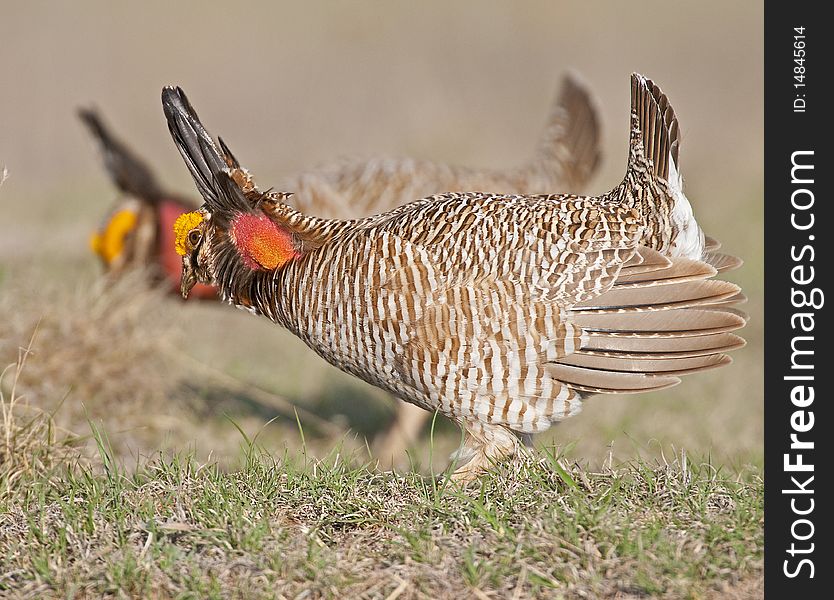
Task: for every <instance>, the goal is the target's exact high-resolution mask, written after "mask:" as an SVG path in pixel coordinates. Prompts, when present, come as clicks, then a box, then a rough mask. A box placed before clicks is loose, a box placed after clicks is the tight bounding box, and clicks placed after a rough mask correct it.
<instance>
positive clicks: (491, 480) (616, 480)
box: [0, 400, 763, 598]
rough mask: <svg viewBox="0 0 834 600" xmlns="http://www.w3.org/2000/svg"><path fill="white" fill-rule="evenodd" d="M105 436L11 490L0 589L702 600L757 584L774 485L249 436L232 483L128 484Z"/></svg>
mask: <svg viewBox="0 0 834 600" xmlns="http://www.w3.org/2000/svg"><path fill="white" fill-rule="evenodd" d="M4 403H6V404H8V402H6V401H5V400H4ZM5 409H6V407H5V404H4V410H5ZM92 434H93V437H94V439H95V442H96V446H97V448H98V453H97V456H94V457H92V458H91V459H90V460H88V461H79V460H66V461H63V463H62V464H60V469H57V468H56V467H57V465H53V466H52V468H49V469H42V468H29V469H22V470H19V472H18V476H17V477H16V478H14V481H13V484H12V485H7V486H5V488H4V492H5V493H4V494H3V495H2V496H0V557H2V559H0V561H2V562H0V595H5V594H15V595H16V596H19V597H31V598H48V597H65V598H84V597H136V598H146V597H155V598H221V597H222V598H228V597H239V598H244V597H245V598H304V597H314V598H315V597H355V598H397V597H402V598H437V597H455V596H460V597H478V598H488V597H495V598H503V597H515V598H522V597H524V598H526V597H553V596H557V597H558V596H564V597H620V598H622V597H631V596H634V597H642V596H647V595H649V596H659V597H670V598H702V597H707V596H710V595H715V596H716V597H718V596H720V595H722V594H727V593H730V592H732V590H734V589H736V588H738V587H739V586H743V585H750V582H754V586H755V585H756V583H755V582H760V580H761V573H762V544H763V540H762V520H763V485H762V480H761V478H760V476H759V473H758V472H757V471H756V470H755V469H752V470H746V471H742V472H739V473H728V472H724V471H722V470H721V469H716V468H714V467H713V466H711V465H709V464H708V463H704V462H701V461H692V460H690V459H687V457H686V454H685V453H682V452H681V453H678V454H676V456H675V458H674V459H672V460H664V461H659V462H656V463H648V462H646V461H642V460H635V461H631V462H629V463H625V464H621V465H616V466H611V465H608V466H606V467H604V468H602V469H598V470H592V469H589V468H586V467H582V466H580V465H578V464H576V463H571V462H569V461H568V460H567V459H565V458H564V457H562V456H561V455H560V454H559V450H558V449H556V448H545V449H541V450H540V451H538V452H537V453H535V454H533V455H530V456H525V457H522V458H521V459H519V460H517V461H515V462H513V463H510V464H507V465H503V466H501V467H497V468H496V469H495V471H494V473H492V474H491V475H490V476H488V477H485V478H484V479H483V480H481V481H479V482H477V483H476V484H473V485H470V486H469V487H467V488H460V487H458V486H456V485H454V484H451V483H449V482H448V480H446V479H445V478H443V477H431V476H424V475H420V474H417V473H409V474H405V475H400V476H396V475H392V474H390V473H388V474H384V473H379V472H377V471H376V470H375V469H374V468H372V466H370V465H367V464H362V463H361V462H360V461H357V460H356V457H355V456H345V455H343V454H342V453H341V452H340V450H339V449H337V450H334V451H333V453H331V455H330V456H328V457H327V458H326V459H324V460H318V459H313V458H310V457H308V456H307V455H306V454H304V453H301V452H299V453H291V452H289V451H287V452H285V453H284V454H283V455H282V456H280V457H278V458H276V457H274V456H272V455H270V454H269V453H267V452H266V451H265V450H264V449H263V448H260V447H259V446H257V445H256V444H257V441H256V439H250V438H249V437H246V436H245V435H244V436H243V450H244V452H242V454H241V462H240V464H239V465H237V466H236V467H235V468H233V469H230V470H227V469H223V468H221V467H220V466H219V465H218V464H217V463H201V462H199V461H197V460H196V459H195V458H194V456H193V455H192V454H186V453H176V454H171V455H167V456H166V455H163V454H161V453H160V454H159V455H158V456H156V457H154V458H153V459H151V460H148V461H146V462H145V463H143V464H141V465H138V466H135V467H134V468H132V469H130V470H127V469H125V468H124V467H122V466H120V464H119V462H118V461H117V460H115V459H114V457H113V455H112V449H111V447H110V444H109V442H108V439H107V436H106V434H105V432H103V431H102V430H101V429H99V428H97V427H93V429H92ZM33 439H34V438H33ZM37 439H39V440H40V442H41V444H40V446H41V448H42V449H43V448H49V447H51V446H52V445H53V444H55V441H54V439H52V438H50V437H46V436H41V437H40V438H37ZM29 446H30V449H31V448H32V447H33V446H37V444H35V443H30V444H29ZM64 456H66V455H64ZM58 473H59V474H58Z"/></svg>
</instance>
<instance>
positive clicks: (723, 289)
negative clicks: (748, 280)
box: [548, 247, 747, 394]
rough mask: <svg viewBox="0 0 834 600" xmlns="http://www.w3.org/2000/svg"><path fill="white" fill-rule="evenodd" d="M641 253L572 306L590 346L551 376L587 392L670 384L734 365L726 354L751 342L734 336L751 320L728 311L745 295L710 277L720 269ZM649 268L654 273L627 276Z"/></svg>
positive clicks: (585, 344)
mask: <svg viewBox="0 0 834 600" xmlns="http://www.w3.org/2000/svg"><path fill="white" fill-rule="evenodd" d="M638 254H639V255H640V257H639V258H633V259H631V260H630V261H629V263H626V264H627V267H624V268H623V269H622V270H621V272H620V275H619V276H618V277H617V279H616V280H615V282H614V285H613V286H612V287H611V289H610V290H609V291H607V292H605V293H603V294H601V295H600V296H598V297H596V298H593V299H591V300H586V301H584V302H582V303H580V304H577V305H576V306H574V307H573V308H572V309H571V313H570V316H571V320H572V322H573V324H574V325H577V326H579V327H581V328H582V330H583V343H582V345H581V347H580V348H579V349H578V350H577V351H575V352H574V353H572V354H569V355H568V356H565V357H563V358H560V359H559V360H558V361H556V362H555V363H552V364H550V365H548V369H549V372H550V375H551V376H552V377H554V378H556V379H558V380H559V381H560V382H562V383H564V384H566V385H568V387H570V388H572V389H575V390H577V391H579V392H582V393H583V394H592V393H633V392H642V391H651V390H657V389H662V388H665V387H669V386H671V385H675V384H676V383H678V382H679V381H680V377H681V376H683V375H687V374H690V373H695V372H698V371H704V370H707V369H714V368H716V367H720V366H722V365H725V364H728V363H729V362H731V359H730V357H729V356H727V354H726V353H727V352H730V351H732V350H736V349H738V348H740V347H742V346H743V345H744V343H745V342H744V340H743V339H742V338H741V337H739V336H738V335H735V334H734V333H732V332H733V331H735V330H737V329H739V328H741V327H743V326H744V325H745V323H746V321H747V317H746V315H744V313H742V312H739V311H737V310H734V309H731V308H727V306H729V305H730V304H734V303H736V302H737V301H738V299H739V298H740V290H739V288H738V286H737V285H735V284H733V283H729V282H726V281H720V280H715V279H710V278H711V277H713V276H714V275H715V274H716V273H717V269H716V268H715V267H714V266H712V265H710V264H708V263H706V262H704V261H698V260H694V259H688V258H671V259H667V260H666V264H663V262H662V261H660V260H659V258H665V257H662V256H660V255H659V254H658V253H657V252H655V251H653V250H649V249H648V248H644V247H641V248H639V250H638ZM628 265H630V266H628ZM643 265H655V268H654V269H647V270H643V271H639V272H635V271H634V270H632V271H630V272H628V269H634V268H637V267H640V266H643ZM624 272H625V273H626V274H625V275H623V273H624Z"/></svg>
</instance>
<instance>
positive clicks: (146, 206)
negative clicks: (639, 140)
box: [79, 74, 600, 461]
mask: <svg viewBox="0 0 834 600" xmlns="http://www.w3.org/2000/svg"><path fill="white" fill-rule="evenodd" d="M79 115H80V117H81V119H82V121H84V123H85V124H86V125H87V126H88V128H89V129H90V132H91V133H92V134H93V136H94V138H95V139H96V140H97V142H98V143H99V145H100V147H101V151H102V156H103V158H104V162H105V166H106V168H107V171H108V173H109V174H110V176H111V178H112V180H113V182H114V184H115V185H116V187H117V188H118V189H119V190H120V191H121V192H122V196H120V197H119V198H118V199H117V201H116V202H115V204H114V205H113V206H112V207H111V209H110V210H109V211H108V214H107V217H106V219H105V220H104V223H103V225H102V227H101V228H100V229H99V231H97V232H96V233H95V235H94V236H93V238H92V246H93V249H94V251H95V252H96V254H97V255H98V256H99V257H100V258H101V260H102V264H103V265H104V268H105V270H106V271H107V272H108V274H110V275H111V276H117V275H119V274H121V273H122V272H124V271H125V270H127V269H130V268H135V267H140V268H143V269H148V270H149V271H150V273H151V274H152V275H153V277H154V279H156V280H160V281H165V282H167V283H168V284H169V285H170V286H171V288H172V289H177V290H179V288H180V276H181V273H180V271H181V269H180V263H181V261H180V258H179V256H178V255H177V254H176V253H175V252H174V244H173V240H172V239H171V236H172V231H173V230H172V226H173V223H174V221H175V219H176V218H177V217H178V216H179V215H180V214H181V213H183V212H187V211H190V210H193V208H195V207H196V203H193V202H191V200H189V199H185V198H183V197H181V196H179V195H177V194H173V193H170V192H168V191H167V190H165V189H164V187H163V186H162V185H161V184H159V182H158V181H157V178H156V177H155V176H154V174H153V171H152V170H151V169H150V167H149V166H148V165H147V163H146V162H145V161H144V160H142V159H141V158H140V157H139V156H138V155H137V154H136V153H135V152H133V151H132V150H131V149H130V148H129V147H128V146H127V145H126V144H125V143H123V142H122V141H121V140H119V139H118V138H117V137H116V136H114V135H113V134H112V132H111V131H110V130H109V128H107V127H106V125H105V124H104V122H103V121H102V119H101V118H100V117H99V116H98V114H97V113H96V112H95V111H93V110H82V111H80V112H79ZM221 147H222V150H223V152H224V153H225V154H226V156H227V158H228V159H229V160H232V161H234V164H237V161H236V160H234V157H233V156H232V155H231V152H229V151H228V148H225V146H222V144H221ZM599 160H600V127H599V122H598V116H597V110H596V108H595V105H594V101H593V99H592V97H591V94H590V92H589V91H588V89H587V87H586V86H585V85H584V84H583V83H581V82H580V80H579V79H578V78H577V76H576V75H573V74H567V75H565V76H564V77H563V78H562V85H561V89H560V91H559V93H558V94H557V96H556V97H555V98H554V103H553V106H552V108H551V114H550V117H549V119H548V121H547V124H546V128H545V130H544V131H543V133H542V135H541V136H540V139H539V142H538V145H537V147H536V149H535V152H534V154H533V156H532V157H531V158H530V160H528V161H527V162H526V163H524V164H522V165H520V166H518V167H514V168H509V169H477V168H471V167H463V166H456V165H448V164H445V163H438V162H433V161H429V160H414V159H410V158H371V159H368V160H343V161H340V162H336V163H333V164H330V165H326V166H323V167H319V168H316V169H313V170H310V171H306V172H303V173H300V174H298V175H294V176H291V177H288V178H286V179H284V180H283V181H281V183H280V186H281V188H280V189H289V190H292V191H293V196H292V199H291V202H292V204H293V205H294V206H295V207H296V208H297V209H299V210H300V211H303V212H307V213H311V214H316V215H320V216H324V217H330V218H342V217H343V218H348V217H357V216H364V215H368V214H374V213H378V212H382V211H386V210H390V209H391V208H394V207H396V206H400V205H402V204H405V203H407V202H410V201H412V200H414V199H415V198H419V197H422V196H426V195H429V194H431V193H434V192H436V191H438V190H456V189H457V190H467V189H500V190H502V191H505V192H514V193H524V192H537V191H546V190H549V189H553V188H559V189H568V190H571V191H576V192H578V191H581V190H582V189H583V188H584V187H585V186H586V185H587V183H588V181H589V180H590V178H591V176H592V175H593V174H594V172H595V171H596V169H597V166H598V164H599ZM238 167H239V165H238ZM237 174H238V178H239V181H240V183H241V185H243V186H246V185H247V182H246V175H245V172H244V171H243V170H238V171H237ZM191 294H192V295H193V296H197V297H200V298H207V299H214V298H216V297H217V296H216V293H215V291H214V290H213V289H212V288H210V287H208V286H204V285H198V286H196V287H195V288H194V289H193V290H192V292H191ZM427 416H428V414H427V413H425V412H424V411H422V410H415V409H414V407H413V406H412V405H409V404H403V403H401V404H400V408H399V410H398V412H397V415H396V418H395V419H394V423H393V426H392V427H391V429H390V430H389V431H388V432H387V433H386V434H385V435H383V436H381V437H380V438H379V439H378V440H376V441H375V444H374V445H375V450H376V453H377V455H378V456H380V457H381V458H382V459H383V460H386V461H387V460H391V459H392V458H393V457H398V456H401V455H402V452H403V450H405V448H406V447H407V446H408V445H409V444H410V443H411V442H413V441H414V439H415V438H416V435H417V433H418V432H419V429H420V427H421V426H422V425H423V423H425V420H426V418H427Z"/></svg>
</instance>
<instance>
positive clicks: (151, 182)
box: [78, 108, 165, 203]
mask: <svg viewBox="0 0 834 600" xmlns="http://www.w3.org/2000/svg"><path fill="white" fill-rule="evenodd" d="M78 117H79V118H80V119H81V121H82V122H83V123H84V124H85V125H86V126H87V128H88V129H89V131H90V133H91V134H92V135H93V137H94V138H95V139H96V141H97V142H98V144H99V147H100V148H101V154H102V157H103V158H104V166H105V168H106V169H107V172H108V173H109V175H110V178H111V179H112V180H113V183H114V185H115V186H116V187H117V188H119V190H121V191H122V192H124V193H125V194H129V195H131V196H133V197H135V198H137V199H139V200H142V201H144V202H149V203H154V202H158V201H159V200H160V199H162V198H163V197H164V196H165V193H164V191H163V190H162V187H161V186H160V185H159V184H158V183H157V181H156V177H155V176H154V174H153V172H152V171H151V169H150V167H149V166H148V165H147V164H146V163H145V161H143V160H142V159H140V158H139V157H138V156H137V155H136V154H134V153H133V152H132V151H131V150H130V149H129V148H128V147H127V146H126V145H125V144H123V143H122V142H121V141H120V140H119V139H117V138H116V137H115V136H114V135H113V134H112V133H111V131H110V130H109V129H108V128H107V127H106V126H105V124H104V122H103V121H102V119H101V117H100V116H99V115H98V113H97V112H96V111H94V110H92V109H86V108H82V109H79V111H78Z"/></svg>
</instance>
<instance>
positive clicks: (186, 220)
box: [174, 211, 203, 256]
mask: <svg viewBox="0 0 834 600" xmlns="http://www.w3.org/2000/svg"><path fill="white" fill-rule="evenodd" d="M202 222H203V215H202V214H200V213H199V212H196V211H195V212H189V213H183V214H181V215H180V216H178V217H177V220H176V221H174V249H175V250H176V251H177V254H179V255H180V256H185V252H186V250H185V242H186V239H187V238H188V232H189V231H191V230H192V229H194V228H195V227H197V225H199V224H200V223H202Z"/></svg>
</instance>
